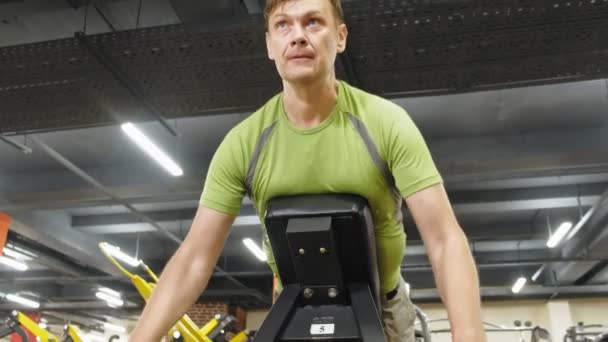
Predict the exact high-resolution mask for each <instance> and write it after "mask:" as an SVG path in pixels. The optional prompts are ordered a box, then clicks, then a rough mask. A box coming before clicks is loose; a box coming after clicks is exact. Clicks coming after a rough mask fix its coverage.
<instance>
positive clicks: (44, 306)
mask: <svg viewBox="0 0 608 342" xmlns="http://www.w3.org/2000/svg"><path fill="white" fill-rule="evenodd" d="M140 307H141V306H140V305H139V304H136V303H130V302H126V303H125V305H124V306H122V307H121V309H137V308H140ZM96 309H109V307H108V303H106V302H104V301H85V302H76V301H75V302H54V303H41V304H40V310H96ZM0 310H4V311H8V310H26V311H27V310H31V308H28V307H26V306H23V305H20V304H16V303H5V304H0Z"/></svg>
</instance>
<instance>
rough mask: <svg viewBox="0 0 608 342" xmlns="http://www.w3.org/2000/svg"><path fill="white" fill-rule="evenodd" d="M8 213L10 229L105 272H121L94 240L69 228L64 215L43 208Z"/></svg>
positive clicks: (115, 273) (117, 273)
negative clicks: (106, 257)
mask: <svg viewBox="0 0 608 342" xmlns="http://www.w3.org/2000/svg"><path fill="white" fill-rule="evenodd" d="M8 214H9V215H11V216H12V217H13V221H12V222H11V227H10V229H11V231H13V232H15V233H17V234H19V235H22V236H24V237H26V238H28V239H30V240H33V241H36V242H38V243H39V244H41V245H43V246H46V247H48V248H50V249H53V250H55V251H58V252H60V253H61V254H64V255H66V256H68V257H70V258H71V259H72V260H77V261H78V262H79V263H81V264H82V265H85V266H90V267H92V268H95V269H98V270H100V271H102V272H105V273H108V274H113V275H120V274H121V273H120V271H118V269H116V267H114V266H113V265H111V264H110V263H109V262H108V261H107V260H106V259H105V258H104V257H103V255H102V254H101V252H100V251H99V247H98V245H97V241H94V240H92V239H91V238H90V237H89V236H88V235H86V234H83V233H81V232H78V231H74V230H73V229H71V228H70V226H69V217H68V216H67V215H65V214H63V215H62V214H59V213H56V212H44V211H29V212H15V213H13V212H8Z"/></svg>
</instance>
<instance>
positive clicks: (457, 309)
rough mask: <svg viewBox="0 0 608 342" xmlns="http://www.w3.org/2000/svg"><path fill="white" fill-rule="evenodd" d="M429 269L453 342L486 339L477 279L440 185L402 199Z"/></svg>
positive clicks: (468, 253)
mask: <svg viewBox="0 0 608 342" xmlns="http://www.w3.org/2000/svg"><path fill="white" fill-rule="evenodd" d="M406 202H407V205H408V207H409V210H410V212H411V214H412V216H413V218H414V221H415V222H416V225H417V226H418V230H419V231H420V235H421V236H422V240H423V241H424V244H425V247H426V250H427V254H428V256H429V260H430V261H431V265H432V268H433V274H434V276H435V283H436V284H437V287H438V289H439V293H440V295H441V298H442V300H443V303H444V305H445V306H446V308H447V311H448V318H449V320H450V325H451V327H452V339H453V341H454V342H486V336H485V331H484V329H483V325H482V322H481V302H480V294H479V280H478V275H477V271H476V269H475V263H474V261H473V258H472V256H471V252H470V250H469V245H468V243H467V239H466V237H465V235H464V232H463V231H462V229H461V228H460V226H459V224H458V222H457V220H456V217H455V216H454V212H453V211H452V208H451V205H450V202H449V199H448V196H447V194H446V191H445V189H444V187H443V185H435V186H432V187H430V188H427V189H424V190H422V191H420V192H417V193H415V194H413V195H411V196H410V197H408V198H406Z"/></svg>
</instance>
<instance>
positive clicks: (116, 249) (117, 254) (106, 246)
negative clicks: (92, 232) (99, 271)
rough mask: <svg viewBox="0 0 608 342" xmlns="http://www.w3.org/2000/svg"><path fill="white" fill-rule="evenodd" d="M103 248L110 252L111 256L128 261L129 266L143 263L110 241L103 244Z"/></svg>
mask: <svg viewBox="0 0 608 342" xmlns="http://www.w3.org/2000/svg"><path fill="white" fill-rule="evenodd" d="M101 248H103V249H105V251H106V252H108V254H110V255H111V256H113V257H115V258H116V259H118V260H120V261H122V262H124V263H126V264H127V265H129V266H132V267H136V266H139V264H140V263H141V261H139V260H137V259H135V258H134V257H132V256H130V255H128V254H126V253H125V252H123V251H121V250H120V247H116V246H113V245H110V244H108V243H104V244H102V245H101Z"/></svg>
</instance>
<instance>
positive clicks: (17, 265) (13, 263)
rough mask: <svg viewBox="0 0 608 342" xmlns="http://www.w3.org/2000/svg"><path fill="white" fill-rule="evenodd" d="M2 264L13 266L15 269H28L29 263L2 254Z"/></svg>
mask: <svg viewBox="0 0 608 342" xmlns="http://www.w3.org/2000/svg"><path fill="white" fill-rule="evenodd" d="M0 264H3V265H6V266H9V267H12V268H14V269H16V270H17V271H22V272H23V271H26V270H27V268H28V267H27V265H26V264H25V263H22V262H21V261H17V260H15V259H11V258H8V257H5V256H0Z"/></svg>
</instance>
